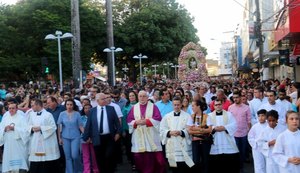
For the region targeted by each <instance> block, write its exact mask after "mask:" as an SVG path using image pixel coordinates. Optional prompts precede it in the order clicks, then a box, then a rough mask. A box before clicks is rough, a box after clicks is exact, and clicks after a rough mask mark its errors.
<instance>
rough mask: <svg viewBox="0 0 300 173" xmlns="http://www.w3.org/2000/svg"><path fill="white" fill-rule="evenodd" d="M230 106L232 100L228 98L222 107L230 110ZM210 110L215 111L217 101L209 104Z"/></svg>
mask: <svg viewBox="0 0 300 173" xmlns="http://www.w3.org/2000/svg"><path fill="white" fill-rule="evenodd" d="M229 106H230V101H229V100H227V99H226V101H225V102H223V104H222V108H223V110H225V111H228V108H229ZM209 108H210V110H211V111H212V112H213V111H214V110H215V101H212V102H211V103H210V105H209Z"/></svg>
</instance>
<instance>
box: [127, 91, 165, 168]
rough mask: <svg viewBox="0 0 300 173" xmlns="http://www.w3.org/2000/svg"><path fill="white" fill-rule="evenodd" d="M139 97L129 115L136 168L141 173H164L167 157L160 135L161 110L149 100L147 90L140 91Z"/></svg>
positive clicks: (128, 120) (128, 121)
mask: <svg viewBox="0 0 300 173" xmlns="http://www.w3.org/2000/svg"><path fill="white" fill-rule="evenodd" d="M138 99H139V102H138V103H137V104H135V105H134V106H133V107H132V108H131V110H130V111H129V113H128V117H127V123H128V125H129V133H132V140H131V142H132V147H131V151H132V152H133V157H134V162H135V164H136V169H137V170H138V171H140V172H141V173H153V172H155V173H164V172H165V159H164V156H163V153H162V146H161V142H160V136H159V123H160V121H161V115H160V112H159V110H158V108H157V106H156V105H154V104H153V103H151V102H150V101H148V95H147V92H146V91H140V92H139V94H138Z"/></svg>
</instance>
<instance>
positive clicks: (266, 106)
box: [258, 102, 286, 126]
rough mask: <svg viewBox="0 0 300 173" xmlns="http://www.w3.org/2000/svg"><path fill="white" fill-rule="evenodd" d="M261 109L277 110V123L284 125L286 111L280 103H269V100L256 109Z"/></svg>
mask: <svg viewBox="0 0 300 173" xmlns="http://www.w3.org/2000/svg"><path fill="white" fill-rule="evenodd" d="M261 109H265V110H266V111H270V110H275V111H277V112H278V115H279V117H278V123H280V124H282V125H285V126H286V122H285V114H286V111H285V109H284V107H282V105H281V104H278V103H276V102H275V104H273V105H271V104H270V103H269V102H267V103H264V104H263V105H261V106H260V107H259V109H258V110H261Z"/></svg>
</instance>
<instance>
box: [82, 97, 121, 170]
mask: <svg viewBox="0 0 300 173" xmlns="http://www.w3.org/2000/svg"><path fill="white" fill-rule="evenodd" d="M96 100H97V103H98V105H97V106H96V107H94V108H92V109H91V110H90V113H89V116H88V120H87V123H86V126H85V130H84V133H83V137H82V138H83V140H84V141H87V142H90V141H92V143H93V145H94V150H95V155H96V160H97V165H98V168H99V171H100V172H101V173H112V172H114V168H115V166H116V165H115V161H114V158H113V156H114V148H115V143H116V141H117V140H119V138H120V135H121V125H120V121H119V118H118V115H117V113H116V111H115V109H114V107H112V106H108V105H107V101H106V95H105V94H104V93H98V94H96Z"/></svg>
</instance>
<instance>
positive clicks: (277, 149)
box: [272, 111, 300, 173]
mask: <svg viewBox="0 0 300 173" xmlns="http://www.w3.org/2000/svg"><path fill="white" fill-rule="evenodd" d="M286 123H287V127H288V129H287V130H285V131H284V132H283V133H281V134H280V135H279V136H278V137H277V141H276V143H275V146H274V149H273V153H272V156H273V158H274V161H275V162H276V163H277V164H278V165H279V170H280V173H300V131H299V129H298V127H299V113H297V112H294V111H288V112H287V115H286Z"/></svg>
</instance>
